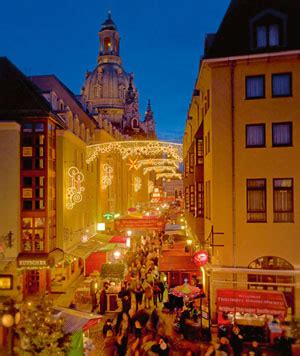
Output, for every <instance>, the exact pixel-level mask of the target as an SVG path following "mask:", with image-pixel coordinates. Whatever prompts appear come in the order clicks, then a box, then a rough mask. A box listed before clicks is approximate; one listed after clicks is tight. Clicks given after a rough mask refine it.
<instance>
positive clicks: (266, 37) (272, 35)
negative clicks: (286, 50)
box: [256, 24, 280, 48]
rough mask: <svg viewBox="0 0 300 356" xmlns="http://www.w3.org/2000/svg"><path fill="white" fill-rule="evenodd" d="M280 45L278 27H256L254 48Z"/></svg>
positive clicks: (276, 25)
mask: <svg viewBox="0 0 300 356" xmlns="http://www.w3.org/2000/svg"><path fill="white" fill-rule="evenodd" d="M279 45H280V36H279V25H278V24H270V25H261V26H257V27H256V47H257V48H266V47H276V46H279Z"/></svg>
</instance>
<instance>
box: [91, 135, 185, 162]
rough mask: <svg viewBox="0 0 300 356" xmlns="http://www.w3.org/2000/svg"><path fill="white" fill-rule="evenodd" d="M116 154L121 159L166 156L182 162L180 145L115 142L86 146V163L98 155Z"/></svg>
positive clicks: (157, 142) (143, 141)
mask: <svg viewBox="0 0 300 356" xmlns="http://www.w3.org/2000/svg"><path fill="white" fill-rule="evenodd" d="M113 152H118V153H120V154H121V156H122V159H126V158H128V157H129V156H148V157H151V156H154V157H155V156H156V157H157V156H158V155H163V154H166V155H168V157H167V158H172V159H175V160H177V161H178V162H182V144H180V143H174V142H165V141H150V140H149V141H146V140H141V141H115V142H107V143H98V144H94V145H89V146H87V160H86V162H87V163H91V162H92V161H93V160H94V159H96V158H97V156H98V155H99V154H109V153H113Z"/></svg>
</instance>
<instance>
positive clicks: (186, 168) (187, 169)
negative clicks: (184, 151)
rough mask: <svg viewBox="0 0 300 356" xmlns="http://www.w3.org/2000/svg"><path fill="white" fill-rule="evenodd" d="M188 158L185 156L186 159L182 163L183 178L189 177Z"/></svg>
mask: <svg viewBox="0 0 300 356" xmlns="http://www.w3.org/2000/svg"><path fill="white" fill-rule="evenodd" d="M188 158H189V156H187V159H186V160H185V163H184V176H185V178H187V177H188V175H189V159H188Z"/></svg>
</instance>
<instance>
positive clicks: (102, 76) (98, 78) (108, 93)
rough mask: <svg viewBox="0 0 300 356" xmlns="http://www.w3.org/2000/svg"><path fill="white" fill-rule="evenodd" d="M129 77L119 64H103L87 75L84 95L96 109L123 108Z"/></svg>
mask: <svg viewBox="0 0 300 356" xmlns="http://www.w3.org/2000/svg"><path fill="white" fill-rule="evenodd" d="M129 77H130V76H129V74H127V73H126V72H125V71H124V70H123V68H122V67H121V66H120V65H119V64H118V63H102V64H100V65H98V66H97V67H96V69H95V70H94V71H93V72H91V73H88V74H87V78H86V81H85V84H84V88H83V95H84V96H85V98H86V99H87V100H88V101H89V102H90V103H91V104H92V106H94V107H99V108H100V107H105V106H107V107H109V106H113V107H123V106H124V99H125V93H126V90H127V88H128V85H129Z"/></svg>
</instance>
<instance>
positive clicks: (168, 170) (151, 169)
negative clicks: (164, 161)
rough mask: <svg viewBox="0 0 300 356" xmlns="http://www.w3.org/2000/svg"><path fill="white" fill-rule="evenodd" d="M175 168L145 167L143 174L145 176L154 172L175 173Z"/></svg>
mask: <svg viewBox="0 0 300 356" xmlns="http://www.w3.org/2000/svg"><path fill="white" fill-rule="evenodd" d="M176 169H177V168H176V167H171V166H169V167H168V166H153V167H145V168H144V169H143V174H144V175H146V174H147V173H150V172H155V173H176Z"/></svg>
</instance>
